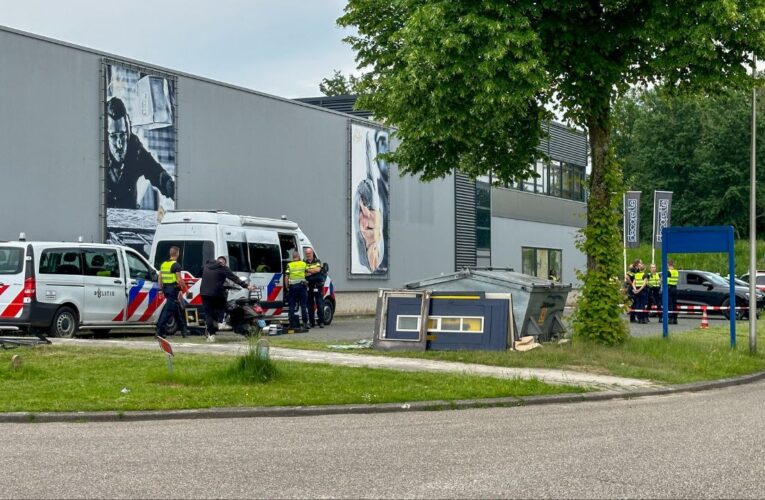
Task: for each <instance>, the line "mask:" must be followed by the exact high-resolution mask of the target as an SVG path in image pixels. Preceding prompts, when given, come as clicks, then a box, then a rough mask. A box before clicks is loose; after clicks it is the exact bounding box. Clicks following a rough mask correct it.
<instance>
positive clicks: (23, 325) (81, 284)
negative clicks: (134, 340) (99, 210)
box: [0, 240, 164, 337]
mask: <svg viewBox="0 0 765 500" xmlns="http://www.w3.org/2000/svg"><path fill="white" fill-rule="evenodd" d="M163 302H164V297H163V296H162V294H161V293H160V291H159V287H158V285H157V272H156V270H155V269H154V268H152V266H151V265H150V264H149V263H148V261H146V259H144V258H143V257H142V256H141V255H140V254H139V253H138V252H136V251H134V250H132V249H130V248H127V247H122V246H118V245H101V244H90V243H67V242H36V241H34V242H33V241H23V240H20V241H12V242H0V328H2V329H7V328H18V329H20V330H24V331H33V332H47V333H48V334H49V335H51V336H55V337H73V336H75V335H76V334H77V332H78V331H79V330H80V329H88V330H93V331H100V332H102V333H103V332H107V331H109V330H110V329H112V328H125V327H128V328H129V327H146V326H153V325H155V324H156V322H157V320H158V319H159V312H160V310H161V307H160V306H161V305H162V303H163Z"/></svg>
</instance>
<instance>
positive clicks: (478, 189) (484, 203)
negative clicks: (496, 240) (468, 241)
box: [475, 182, 491, 250]
mask: <svg viewBox="0 0 765 500" xmlns="http://www.w3.org/2000/svg"><path fill="white" fill-rule="evenodd" d="M475 247H476V250H491V185H490V184H489V183H487V182H476V183H475Z"/></svg>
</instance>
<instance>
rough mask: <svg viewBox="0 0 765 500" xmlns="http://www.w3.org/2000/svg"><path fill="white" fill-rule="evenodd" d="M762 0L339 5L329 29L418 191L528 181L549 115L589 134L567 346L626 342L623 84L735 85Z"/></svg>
mask: <svg viewBox="0 0 765 500" xmlns="http://www.w3.org/2000/svg"><path fill="white" fill-rule="evenodd" d="M763 6H765V0H717V1H709V0H673V1H668V0H600V1H599V0H570V1H566V2H560V1H558V0H505V1H501V0H349V3H348V5H347V6H346V8H345V14H344V15H343V16H342V17H341V18H340V19H339V20H338V23H339V24H340V25H341V26H346V27H349V26H352V27H355V28H356V30H357V32H358V35H356V36H350V37H348V38H347V41H348V42H350V43H351V45H352V47H353V48H354V50H355V51H356V53H357V57H356V60H357V62H358V64H359V67H360V68H368V69H369V71H370V74H371V76H372V77H371V78H369V79H365V81H364V82H363V84H362V86H363V87H364V89H365V91H366V92H367V95H365V96H364V97H362V98H361V99H360V102H359V105H360V106H361V107H363V108H365V109H369V110H370V111H372V112H373V113H374V115H375V116H377V117H379V118H381V119H384V120H386V121H387V122H389V123H395V124H396V127H397V132H396V134H397V135H398V137H399V138H400V139H401V145H400V146H399V148H398V149H397V150H396V151H395V152H393V153H390V154H388V155H387V158H388V160H390V161H394V162H397V163H398V164H399V167H400V168H401V169H402V171H404V172H406V173H410V174H416V175H419V176H420V177H421V178H422V179H423V180H430V179H434V178H438V177H442V176H444V175H446V174H448V173H450V172H452V171H453V170H454V169H458V170H461V171H463V172H466V173H468V174H470V175H474V176H475V175H482V174H487V173H489V172H492V173H493V175H494V178H495V179H497V180H498V181H500V182H503V181H508V180H511V179H518V178H524V177H527V176H529V175H530V171H529V166H530V165H532V164H533V162H534V160H535V159H536V158H537V157H538V156H539V155H540V153H539V152H538V151H537V150H536V145H537V144H538V142H539V139H540V137H541V136H542V131H541V128H540V127H541V125H540V122H541V120H543V119H544V118H546V117H547V116H548V113H547V112H546V111H545V106H546V105H548V104H553V105H555V106H557V108H558V109H559V110H560V111H561V112H562V113H563V114H564V116H565V118H566V119H568V120H570V121H571V122H573V123H574V124H576V125H580V126H582V127H585V128H586V129H587V131H588V133H589V139H590V152H591V161H592V172H591V175H590V179H589V182H590V186H589V188H590V189H589V192H590V196H589V200H588V212H587V227H586V228H585V230H584V231H583V235H584V238H583V241H582V248H583V250H584V251H585V252H586V253H587V272H586V274H584V275H583V276H582V280H583V284H584V286H583V291H582V296H581V299H580V301H579V305H578V307H577V312H576V315H575V322H574V329H575V331H576V333H577V334H579V335H584V336H586V337H589V338H593V339H595V340H597V341H600V342H604V343H618V342H620V341H622V340H623V339H624V338H626V327H625V325H624V322H623V321H622V319H621V310H620V307H619V303H620V302H621V297H620V293H619V284H620V281H621V280H620V279H619V276H620V275H621V269H620V268H621V265H620V262H621V258H620V246H621V243H620V242H621V239H620V237H619V231H618V227H619V225H620V223H619V221H620V213H619V212H620V211H619V205H620V200H621V191H622V189H623V183H622V175H621V170H620V167H619V165H618V164H617V162H616V160H615V157H614V155H613V153H612V151H611V147H610V138H611V111H612V108H611V107H612V102H613V100H614V98H616V97H617V96H619V95H621V94H623V93H625V92H626V91H627V90H628V89H629V88H630V86H633V85H645V84H659V85H663V86H667V87H671V88H676V89H682V88H710V89H713V88H715V87H716V86H719V84H720V82H721V81H725V82H726V84H727V85H729V86H732V87H745V86H746V85H748V81H749V77H748V76H747V68H746V67H745V66H744V65H748V64H749V63H750V58H751V53H756V54H760V55H761V54H762V53H763V48H764V47H765V42H764V40H765V31H764V30H763V29H762V28H763V25H764V24H765V22H764V19H763V16H764V15H765V14H764V12H765V10H764V9H763Z"/></svg>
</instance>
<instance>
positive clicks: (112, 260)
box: [82, 248, 121, 278]
mask: <svg viewBox="0 0 765 500" xmlns="http://www.w3.org/2000/svg"><path fill="white" fill-rule="evenodd" d="M82 258H83V259H84V260H85V276H100V277H102V278H119V277H120V276H121V273H120V263H119V261H118V260H117V250H114V249H112V248H84V249H83V251H82Z"/></svg>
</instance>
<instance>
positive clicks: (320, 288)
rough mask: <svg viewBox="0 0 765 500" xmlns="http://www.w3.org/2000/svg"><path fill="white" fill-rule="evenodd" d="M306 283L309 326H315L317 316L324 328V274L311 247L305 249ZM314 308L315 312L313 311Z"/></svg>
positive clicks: (320, 325) (321, 326) (320, 326)
mask: <svg viewBox="0 0 765 500" xmlns="http://www.w3.org/2000/svg"><path fill="white" fill-rule="evenodd" d="M305 263H306V270H305V274H306V283H307V285H308V319H309V320H310V322H311V327H312V328H313V327H315V326H316V320H315V317H316V316H318V320H319V321H318V323H319V328H324V280H325V279H326V275H325V274H324V270H323V269H322V264H321V261H320V260H319V259H318V258H317V257H316V254H315V253H314V251H313V248H311V247H307V248H306V249H305ZM314 308H315V313H314Z"/></svg>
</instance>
